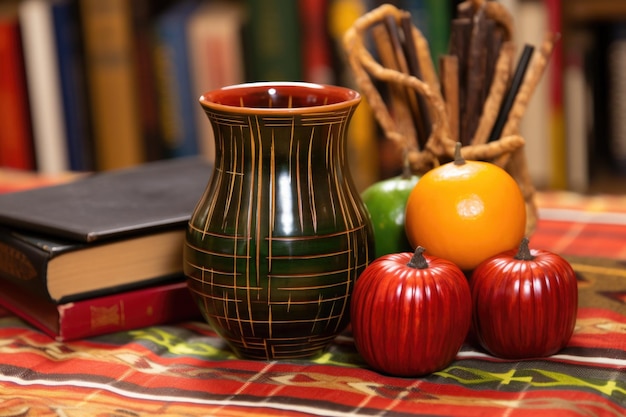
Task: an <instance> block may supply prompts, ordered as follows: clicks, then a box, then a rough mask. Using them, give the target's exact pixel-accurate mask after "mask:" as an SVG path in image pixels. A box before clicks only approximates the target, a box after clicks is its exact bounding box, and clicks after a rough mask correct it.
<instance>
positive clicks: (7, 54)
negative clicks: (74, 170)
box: [0, 13, 35, 170]
mask: <svg viewBox="0 0 626 417" xmlns="http://www.w3.org/2000/svg"><path fill="white" fill-rule="evenodd" d="M0 62H2V71H0V92H1V93H0V126H2V133H0V166H4V167H9V168H16V169H25V170H32V169H34V168H35V163H34V156H33V144H32V132H31V126H30V117H29V109H28V97H27V96H28V91H27V89H26V80H25V74H24V71H25V69H24V61H23V55H22V45H21V40H20V31H19V23H18V19H17V14H16V13H11V14H9V15H7V16H0Z"/></svg>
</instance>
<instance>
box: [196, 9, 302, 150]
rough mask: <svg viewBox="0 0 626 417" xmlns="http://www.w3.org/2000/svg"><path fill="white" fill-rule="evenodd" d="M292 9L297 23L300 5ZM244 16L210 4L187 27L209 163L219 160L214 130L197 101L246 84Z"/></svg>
mask: <svg viewBox="0 0 626 417" xmlns="http://www.w3.org/2000/svg"><path fill="white" fill-rule="evenodd" d="M272 4H273V2H271V1H270V2H268V3H267V5H266V3H265V2H263V6H264V7H265V6H268V7H272ZM289 5H290V6H289V7H288V8H290V9H291V10H294V9H295V10H296V14H295V15H293V17H295V18H296V19H297V2H296V1H291V0H290V1H289ZM242 14H243V13H242V9H241V8H240V7H239V6H238V5H237V4H236V3H232V2H208V3H204V4H203V5H202V6H201V7H200V8H199V9H197V10H195V11H194V13H192V14H191V16H190V18H189V22H188V25H187V39H188V42H189V58H190V71H191V87H192V91H193V95H194V96H195V97H196V98H195V99H194V101H195V102H196V103H195V106H194V113H193V114H194V118H195V123H196V127H197V129H198V149H199V152H200V154H201V155H203V156H204V157H205V158H206V159H207V160H209V161H210V160H213V159H214V157H215V145H214V140H213V129H212V128H211V125H210V123H209V120H208V119H207V117H206V114H205V112H204V110H203V109H202V107H201V106H200V104H198V102H197V100H198V98H199V97H200V95H201V94H203V93H205V92H207V91H210V90H213V89H216V88H221V87H224V86H227V85H233V84H239V83H241V82H243V81H244V74H243V72H244V60H243V52H242V50H241V49H242V47H241V44H242V38H241V36H240V32H241V28H242V20H243V17H242ZM289 24H296V23H293V22H290V23H289ZM272 30H276V28H274V29H272ZM278 32H280V30H279V31H278ZM278 46H281V45H278ZM289 53H291V52H289ZM294 57H296V58H294ZM298 57H299V55H298V54H296V55H291V56H290V60H291V61H299V58H298ZM285 79H287V80H289V78H285Z"/></svg>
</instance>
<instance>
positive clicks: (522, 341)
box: [470, 238, 578, 359]
mask: <svg viewBox="0 0 626 417" xmlns="http://www.w3.org/2000/svg"><path fill="white" fill-rule="evenodd" d="M470 287H471V291H472V300H473V316H472V317H473V318H472V330H473V332H474V335H475V336H476V338H477V339H478V342H479V343H480V344H481V345H482V346H483V347H484V348H485V349H486V350H487V351H488V352H490V353H491V354H493V355H494V356H498V357H502V358H510V359H524V358H532V357H543V356H549V355H552V354H554V353H556V352H558V351H559V350H561V349H562V348H563V347H565V345H567V342H568V341H569V339H570V337H571V336H572V333H573V332H574V325H575V324H576V312H577V311H578V284H577V281H576V275H575V273H574V270H573V269H572V267H571V265H570V264H569V263H568V262H567V261H566V260H565V259H563V258H562V257H561V256H559V255H557V254H554V253H552V252H548V251H545V250H535V249H533V250H531V249H529V247H528V239H527V238H524V239H522V242H521V244H520V247H519V249H518V250H515V249H513V250H510V251H507V252H503V253H501V254H499V255H496V256H494V257H492V258H490V259H487V260H486V261H484V262H482V263H481V264H480V265H478V267H476V269H475V270H474V272H473V274H472V277H471V279H470Z"/></svg>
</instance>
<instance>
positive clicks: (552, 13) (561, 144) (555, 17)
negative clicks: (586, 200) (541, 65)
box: [545, 0, 567, 189]
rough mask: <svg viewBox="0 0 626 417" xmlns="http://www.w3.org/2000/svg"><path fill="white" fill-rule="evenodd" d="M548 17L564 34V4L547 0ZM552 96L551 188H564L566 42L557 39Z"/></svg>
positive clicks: (554, 29) (550, 26)
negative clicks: (564, 44)
mask: <svg viewBox="0 0 626 417" xmlns="http://www.w3.org/2000/svg"><path fill="white" fill-rule="evenodd" d="M545 7H546V13H547V18H548V30H549V31H550V32H551V33H558V34H560V33H562V31H563V28H562V26H563V25H562V12H561V10H562V6H561V0H545ZM546 76H547V81H548V84H549V97H550V125H549V126H550V139H551V154H552V160H551V163H550V166H551V168H552V175H551V177H552V183H551V184H550V185H551V187H552V188H557V189H564V188H566V187H567V156H566V155H567V145H566V138H565V120H564V117H563V113H564V112H563V42H560V41H559V42H556V43H555V45H554V49H553V51H552V55H551V56H550V63H549V64H548V73H547V74H546Z"/></svg>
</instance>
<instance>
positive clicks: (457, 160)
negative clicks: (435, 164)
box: [454, 142, 465, 165]
mask: <svg viewBox="0 0 626 417" xmlns="http://www.w3.org/2000/svg"><path fill="white" fill-rule="evenodd" d="M462 147H463V145H462V144H461V142H457V143H456V144H455V145H454V165H464V164H465V158H463V157H462V156H461V148H462Z"/></svg>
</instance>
